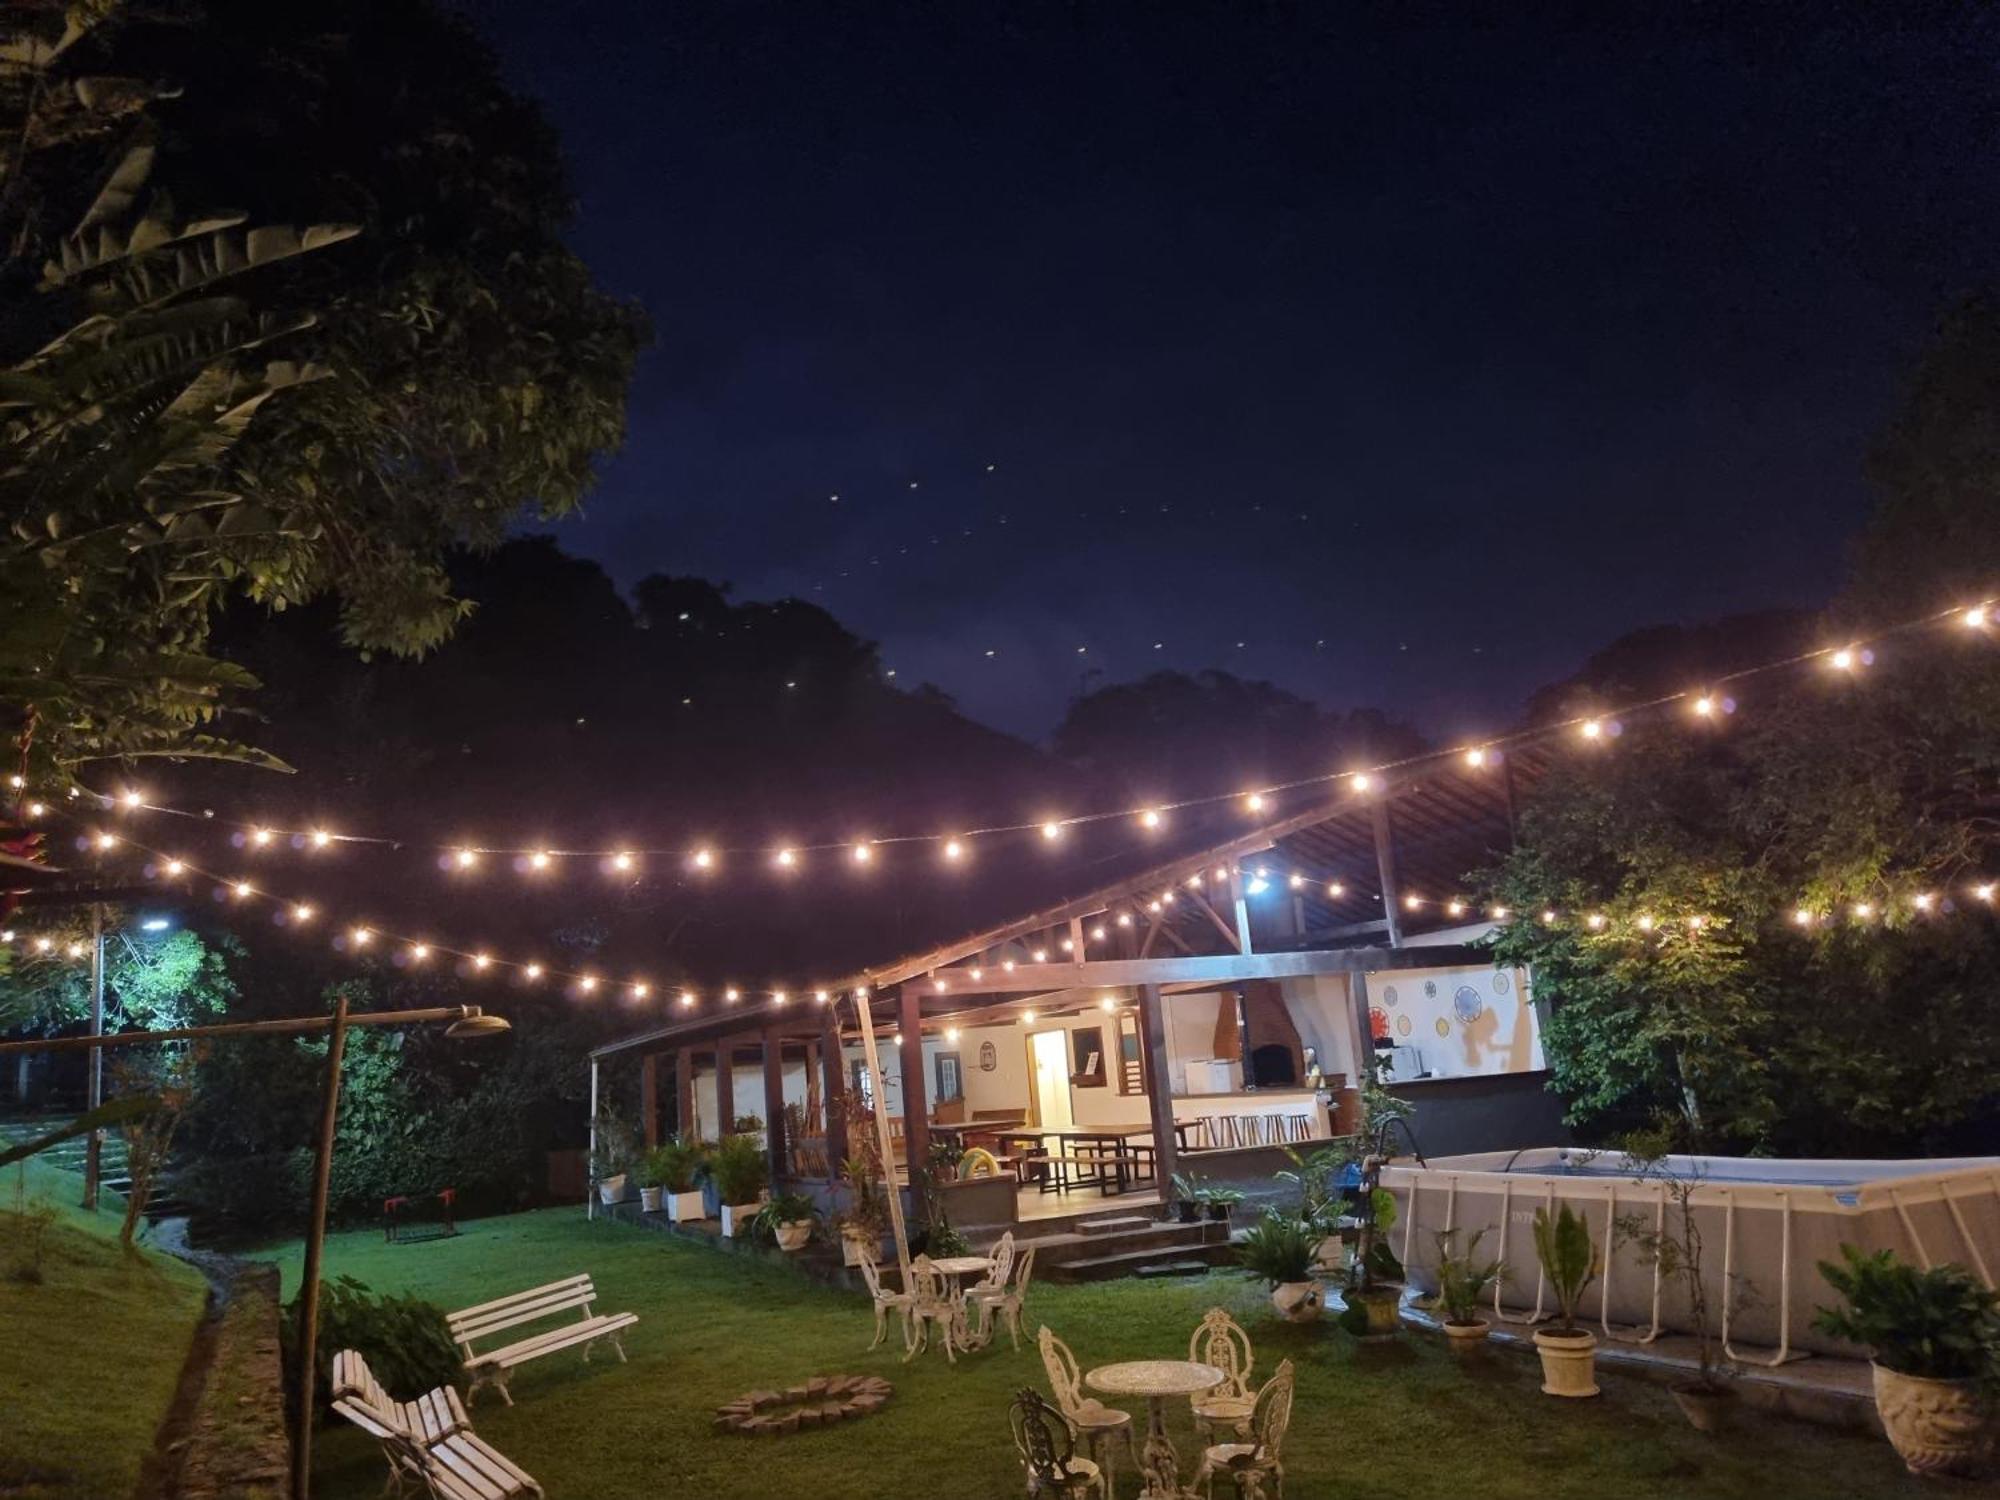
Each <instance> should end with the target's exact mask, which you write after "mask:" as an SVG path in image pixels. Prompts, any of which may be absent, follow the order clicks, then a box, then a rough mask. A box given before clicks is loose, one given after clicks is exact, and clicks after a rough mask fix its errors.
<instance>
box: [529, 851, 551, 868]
mask: <svg viewBox="0 0 2000 1500" xmlns="http://www.w3.org/2000/svg"><path fill="white" fill-rule="evenodd" d="M548 867H549V851H548V850H546V849H537V850H536V851H535V852H534V853H533V854H530V855H529V856H528V868H529V869H531V870H546V869H547V868H548Z"/></svg>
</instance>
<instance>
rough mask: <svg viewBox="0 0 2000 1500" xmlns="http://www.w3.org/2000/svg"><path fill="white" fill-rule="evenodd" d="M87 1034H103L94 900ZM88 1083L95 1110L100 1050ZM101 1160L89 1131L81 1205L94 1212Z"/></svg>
mask: <svg viewBox="0 0 2000 1500" xmlns="http://www.w3.org/2000/svg"><path fill="white" fill-rule="evenodd" d="M90 1034H91V1036H93V1037H100V1036H103V1035H104V903H103V902H102V901H95V902H92V903H91V907H90ZM89 1077H90V1083H89V1086H88V1090H87V1092H86V1095H85V1098H86V1100H87V1102H86V1104H85V1106H84V1107H85V1108H86V1109H96V1108H97V1107H98V1106H99V1105H101V1104H102V1103H104V1050H103V1049H102V1048H101V1047H92V1048H91V1049H90V1074H89ZM103 1163H104V1132H103V1131H102V1130H93V1131H91V1132H90V1140H89V1142H88V1144H86V1145H85V1147H84V1152H83V1206H84V1207H85V1208H86V1209H88V1210H89V1211H91V1212H92V1213H95V1212H96V1211H97V1184H98V1179H99V1176H100V1173H101V1170H102V1167H103Z"/></svg>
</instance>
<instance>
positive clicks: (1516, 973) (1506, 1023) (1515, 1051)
mask: <svg viewBox="0 0 2000 1500" xmlns="http://www.w3.org/2000/svg"><path fill="white" fill-rule="evenodd" d="M1367 984H1368V1003H1369V1006H1370V1008H1371V1010H1374V1011H1379V1012H1380V1013H1381V1014H1382V1015H1383V1016H1384V1017H1385V1018H1386V1019H1387V1021H1388V1026H1389V1034H1390V1035H1391V1036H1393V1037H1394V1038H1395V1040H1396V1046H1395V1047H1394V1048H1393V1049H1384V1050H1383V1052H1382V1054H1381V1055H1385V1056H1388V1057H1391V1058H1392V1059H1393V1062H1394V1067H1393V1070H1392V1071H1391V1072H1390V1074H1389V1076H1390V1078H1392V1079H1395V1080H1408V1079H1411V1078H1416V1077H1430V1078H1481V1077H1491V1076H1494V1075H1496V1074H1503V1073H1529V1072H1534V1071H1536V1070H1538V1069H1541V1068H1544V1067H1546V1066H1547V1065H1548V1064H1547V1060H1546V1059H1545V1058H1544V1057H1543V1055H1542V1031H1541V1020H1540V1017H1539V1016H1537V1015H1536V1013H1535V1007H1534V1003H1533V998H1532V996H1531V995H1530V994H1529V990H1528V975H1527V971H1526V970H1523V969H1491V968H1481V969H1400V970H1396V971H1393V972H1379V973H1371V974H1369V975H1368V976H1367Z"/></svg>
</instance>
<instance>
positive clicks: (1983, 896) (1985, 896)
mask: <svg viewBox="0 0 2000 1500" xmlns="http://www.w3.org/2000/svg"><path fill="white" fill-rule="evenodd" d="M1993 889H1994V888H1993V884H1992V882H1990V881H1989V882H1987V883H1986V884H1985V885H1975V886H1974V887H1973V888H1972V894H1973V895H1975V896H1977V897H1978V898H1979V899H1980V900H1981V901H1991V900H1992V899H1993Z"/></svg>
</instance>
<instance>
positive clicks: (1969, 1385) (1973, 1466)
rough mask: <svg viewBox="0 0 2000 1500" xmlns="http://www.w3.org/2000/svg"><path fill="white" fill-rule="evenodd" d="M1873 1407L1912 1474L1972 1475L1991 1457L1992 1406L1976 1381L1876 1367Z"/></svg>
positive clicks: (1890, 1441) (1992, 1434)
mask: <svg viewBox="0 0 2000 1500" xmlns="http://www.w3.org/2000/svg"><path fill="white" fill-rule="evenodd" d="M1871 1368H1872V1369H1873V1370H1874V1371H1875V1410H1876V1411H1877V1412H1878V1413H1880V1414H1881V1417H1882V1427H1883V1430H1884V1431H1886V1432H1887V1433H1888V1434H1889V1443H1890V1445H1891V1446H1892V1447H1893V1448H1895V1450H1896V1452H1897V1455H1898V1456H1899V1457H1901V1459H1902V1460H1903V1462H1904V1464H1906V1465H1907V1466H1908V1467H1909V1470H1910V1472H1911V1473H1912V1474H1957V1475H1974V1474H1978V1473H1979V1472H1980V1471H1981V1470H1983V1469H1984V1468H1985V1467H1986V1466H1987V1464H1989V1463H1991V1462H1992V1459H1993V1445H1994V1433H1993V1428H1994V1423H1993V1408H1992V1406H1991V1405H1990V1404H1989V1403H1988V1402H1987V1401H1985V1400H1984V1399H1983V1398H1982V1395H1981V1393H1980V1390H1979V1384H1978V1382H1977V1381H1974V1380H1931V1379H1928V1378H1926V1377H1925V1376H1922V1375H1905V1374H1903V1373H1902V1371H1900V1370H1891V1369H1889V1368H1887V1367H1886V1366H1883V1365H1874V1366H1871Z"/></svg>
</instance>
